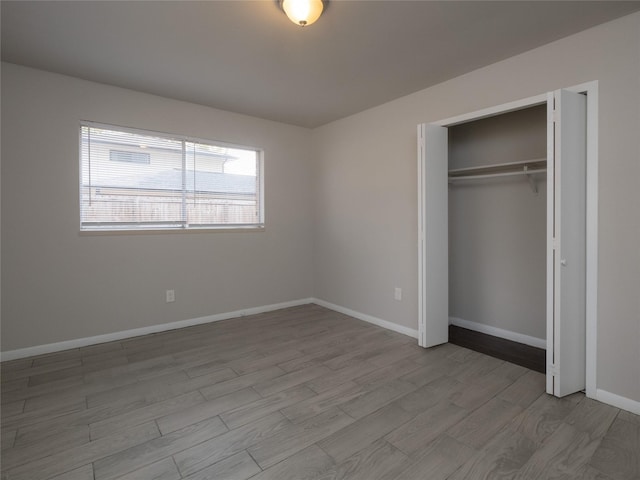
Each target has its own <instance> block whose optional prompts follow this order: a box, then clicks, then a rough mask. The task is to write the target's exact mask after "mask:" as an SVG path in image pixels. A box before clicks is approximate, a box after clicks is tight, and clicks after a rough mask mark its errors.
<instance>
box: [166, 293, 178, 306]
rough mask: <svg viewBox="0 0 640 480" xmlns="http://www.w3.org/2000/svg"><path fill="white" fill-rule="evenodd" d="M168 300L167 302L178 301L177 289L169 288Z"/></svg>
mask: <svg viewBox="0 0 640 480" xmlns="http://www.w3.org/2000/svg"><path fill="white" fill-rule="evenodd" d="M166 300H167V303H171V302H175V301H176V291H175V290H167V292H166Z"/></svg>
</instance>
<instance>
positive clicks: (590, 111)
mask: <svg viewBox="0 0 640 480" xmlns="http://www.w3.org/2000/svg"><path fill="white" fill-rule="evenodd" d="M566 90H570V91H572V92H579V93H585V94H586V95H587V205H586V210H587V259H586V283H587V285H586V290H587V300H586V333H587V334H586V337H587V338H586V394H587V396H588V397H590V398H595V397H596V393H597V391H596V386H597V353H598V351H597V350H598V348H597V347H598V81H597V80H596V81H592V82H587V83H583V84H580V85H575V86H573V87H567V88H566ZM546 102H547V94H546V93H543V94H540V95H536V96H533V97H528V98H524V99H521V100H516V101H513V102H509V103H504V104H502V105H497V106H493V107H489V108H485V109H482V110H478V111H475V112H470V113H465V114H463V115H458V116H455V117H451V118H447V119H444V120H439V121H437V122H430V123H432V124H434V125H439V126H442V127H452V126H454V125H458V124H461V123H466V122H470V121H473V120H479V119H481V118H486V117H491V116H494V115H499V114H503V113H508V112H512V111H516V110H521V109H524V108H528V107H533V106H535V105H542V104H545V103H546ZM419 189H420V191H419V192H418V201H419V202H420V204H419V205H418V212H419V215H420V222H421V224H422V225H424V224H425V223H426V216H425V211H424V208H423V207H422V205H421V202H422V200H423V199H424V196H425V192H424V183H419ZM418 249H419V251H418V258H420V259H423V258H424V254H425V252H424V243H423V241H422V238H419V239H418ZM418 275H419V278H418V284H419V285H424V271H423V270H422V269H421V268H418ZM424 294H425V292H424V291H423V289H422V288H421V289H420V290H419V291H418V295H419V302H420V303H421V304H423V302H424ZM423 321H424V319H423V318H422V317H420V318H419V319H418V327H419V329H420V330H421V331H424V329H425V325H424V324H423Z"/></svg>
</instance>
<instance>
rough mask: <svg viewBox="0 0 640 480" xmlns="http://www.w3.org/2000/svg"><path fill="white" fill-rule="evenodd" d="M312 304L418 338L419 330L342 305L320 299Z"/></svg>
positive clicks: (315, 299)
mask: <svg viewBox="0 0 640 480" xmlns="http://www.w3.org/2000/svg"><path fill="white" fill-rule="evenodd" d="M311 302H312V303H315V304H316V305H320V306H321V307H325V308H328V309H329V310H335V311H336V312H340V313H344V314H345V315H349V316H350V317H354V318H357V319H358V320H363V321H365V322H368V323H373V324H374V325H377V326H379V327H382V328H386V329H387V330H392V331H394V332H398V333H401V334H403V335H407V336H409V337H413V338H418V330H415V329H413V328H409V327H403V326H402V325H398V324H397V323H393V322H389V321H387V320H382V319H381V318H377V317H373V316H371V315H367V314H366V313H360V312H357V311H355V310H351V309H350V308H346V307H341V306H340V305H336V304H334V303H330V302H326V301H324V300H320V299H319V298H313V299H311Z"/></svg>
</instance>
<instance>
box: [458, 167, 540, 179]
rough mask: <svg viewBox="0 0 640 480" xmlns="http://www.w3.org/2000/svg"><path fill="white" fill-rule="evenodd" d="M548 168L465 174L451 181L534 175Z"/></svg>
mask: <svg viewBox="0 0 640 480" xmlns="http://www.w3.org/2000/svg"><path fill="white" fill-rule="evenodd" d="M546 171H547V169H546V168H540V169H536V170H520V171H518V172H505V173H487V174H482V175H464V176H462V175H461V176H456V177H449V182H453V181H455V180H474V179H477V178H495V177H510V176H513V175H532V174H534V173H544V172H546Z"/></svg>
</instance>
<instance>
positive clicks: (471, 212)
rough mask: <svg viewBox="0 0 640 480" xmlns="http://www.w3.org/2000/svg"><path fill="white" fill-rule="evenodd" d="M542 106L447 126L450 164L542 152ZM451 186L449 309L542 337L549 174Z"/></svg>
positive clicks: (497, 160)
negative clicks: (547, 184) (547, 181)
mask: <svg viewBox="0 0 640 480" xmlns="http://www.w3.org/2000/svg"><path fill="white" fill-rule="evenodd" d="M546 125H547V123H546V105H540V106H535V107H531V108H526V109H523V110H518V111H516V112H510V113H506V114H502V115H497V116H494V117H490V118H485V119H481V120H476V121H473V122H468V123H464V124H461V125H456V126H453V127H450V128H449V170H453V169H460V168H469V167H480V166H485V165H494V164H502V163H512V162H519V161H528V160H533V159H544V158H546V145H547V143H546V141H547V137H546V134H547V131H546ZM533 178H534V180H535V184H536V186H537V193H535V192H534V190H533V189H532V185H531V184H530V183H529V181H528V179H527V176H525V175H518V176H506V177H495V178H484V179H479V178H478V179H473V180H464V181H456V182H455V183H450V185H449V315H450V317H452V319H454V318H455V319H461V320H465V321H468V322H475V323H478V324H483V325H486V326H490V327H495V328H499V329H502V330H507V331H510V332H514V333H518V334H523V335H527V336H530V337H535V338H538V339H545V338H546V320H545V318H546V310H545V308H546V307H545V305H546V263H545V262H546V174H544V173H542V174H536V175H535V176H534V177H533Z"/></svg>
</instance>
